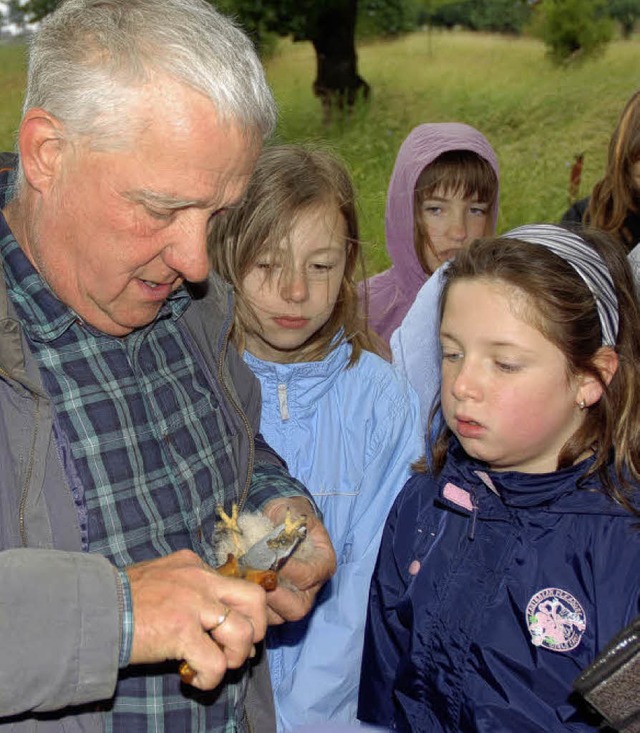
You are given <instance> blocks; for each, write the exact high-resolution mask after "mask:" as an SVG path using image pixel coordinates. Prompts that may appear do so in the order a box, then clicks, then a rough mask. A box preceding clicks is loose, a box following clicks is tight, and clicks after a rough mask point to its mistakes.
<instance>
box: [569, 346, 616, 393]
mask: <svg viewBox="0 0 640 733" xmlns="http://www.w3.org/2000/svg"><path fill="white" fill-rule="evenodd" d="M593 361H594V365H595V367H596V369H597V370H598V371H599V372H600V376H601V377H602V381H603V382H604V383H605V384H610V383H611V380H612V379H613V375H614V374H615V373H616V372H617V371H618V363H619V360H618V354H616V352H615V351H614V349H612V348H611V347H610V346H601V347H600V349H598V352H597V354H596V356H595V358H594V360H593ZM602 392H603V389H602V385H601V384H600V382H599V381H598V380H597V379H596V378H595V377H592V376H590V375H588V374H585V375H583V376H582V377H581V378H580V387H579V389H578V404H584V406H585V407H590V406H591V405H595V403H596V402H597V401H598V400H599V399H600V398H601V397H602Z"/></svg>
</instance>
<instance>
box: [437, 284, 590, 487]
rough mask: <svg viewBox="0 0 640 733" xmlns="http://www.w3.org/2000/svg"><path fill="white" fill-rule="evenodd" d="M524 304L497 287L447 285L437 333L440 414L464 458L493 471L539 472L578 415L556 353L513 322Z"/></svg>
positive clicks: (551, 463)
mask: <svg viewBox="0 0 640 733" xmlns="http://www.w3.org/2000/svg"><path fill="white" fill-rule="evenodd" d="M525 298H526V296H525V295H524V293H522V292H521V291H515V290H514V289H513V288H507V287H506V285H505V284H504V283H501V282H500V281H497V280H486V279H474V280H471V279H469V280H459V281H457V282H455V283H454V284H453V285H452V286H451V288H450V290H449V293H448V297H447V300H446V304H445V308H444V312H443V318H442V323H441V326H440V340H441V344H442V394H441V399H442V408H443V413H444V416H445V419H446V422H447V425H448V426H449V427H450V428H451V430H452V431H453V432H454V434H455V435H456V436H457V437H458V438H459V440H460V442H461V443H462V445H463V447H464V449H465V451H466V452H467V453H468V454H469V455H470V456H473V457H474V458H478V459H480V460H482V461H486V462H487V463H488V464H489V466H490V467H491V468H492V469H494V470H499V471H506V470H515V471H523V472H526V473H545V472H550V471H555V470H556V468H557V460H558V455H559V453H560V450H561V449H562V447H563V446H564V444H565V443H566V441H567V440H568V439H569V437H571V436H572V435H573V433H575V431H576V430H577V429H578V427H579V426H580V425H581V424H582V421H583V420H584V413H583V412H582V411H581V410H580V409H579V407H578V403H579V401H580V397H579V395H578V392H579V386H580V384H579V379H578V378H576V379H572V378H570V377H569V376H568V367H567V362H566V359H565V357H564V355H563V354H562V352H561V351H560V350H559V349H558V348H557V347H556V346H555V345H554V344H552V343H551V342H550V341H549V340H547V339H546V338H545V337H544V336H543V335H542V333H540V331H538V330H537V329H535V328H533V327H532V326H531V325H529V324H528V323H526V322H525V321H524V320H522V318H519V317H517V316H516V315H514V313H516V312H517V309H519V308H521V307H522V306H523V305H524V304H525V303H526V301H525V300H524V299H525Z"/></svg>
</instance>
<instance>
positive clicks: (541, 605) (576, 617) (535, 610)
mask: <svg viewBox="0 0 640 733" xmlns="http://www.w3.org/2000/svg"><path fill="white" fill-rule="evenodd" d="M527 626H528V627H529V633H530V634H531V641H532V643H533V645H534V646H541V647H543V648H544V649H550V650H551V651H554V652H569V651H571V650H572V649H575V648H576V647H577V646H578V644H579V643H580V640H581V639H582V635H583V634H584V631H585V629H586V628H587V618H586V614H585V612H584V609H583V608H582V606H581V605H580V603H578V601H577V600H576V599H575V598H574V597H573V596H572V595H571V593H567V591H565V590H561V589H560V588H544V589H543V590H540V591H538V592H537V593H536V594H535V595H534V596H532V598H531V600H530V601H529V604H528V605H527Z"/></svg>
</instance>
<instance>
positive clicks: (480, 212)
mask: <svg viewBox="0 0 640 733" xmlns="http://www.w3.org/2000/svg"><path fill="white" fill-rule="evenodd" d="M487 209H488V207H487V206H485V205H482V206H470V207H469V211H470V212H471V213H472V214H474V216H486V215H487Z"/></svg>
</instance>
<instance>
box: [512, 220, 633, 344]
mask: <svg viewBox="0 0 640 733" xmlns="http://www.w3.org/2000/svg"><path fill="white" fill-rule="evenodd" d="M501 237H504V238H505V239H520V240H522V241H523V242H529V243H530V244H539V245H541V246H543V247H546V248H547V249H548V250H550V251H551V252H553V253H554V254H556V255H558V257H561V258H562V259H563V260H564V261H565V262H567V263H568V264H569V265H571V267H573V269H574V270H575V271H576V272H577V273H578V275H580V277H581V278H582V280H583V281H584V283H585V284H586V286H587V287H588V288H589V290H590V291H591V294H592V295H593V298H594V300H595V302H596V308H597V309H598V318H599V319H600V328H601V330H602V345H603V346H615V345H616V341H617V338H618V327H619V325H620V316H619V313H618V298H617V296H616V289H615V287H614V285H613V279H612V278H611V273H610V272H609V268H608V267H607V265H606V264H605V262H604V260H603V259H602V257H601V256H600V255H599V254H598V252H596V250H595V249H594V248H593V247H590V246H589V245H588V244H587V243H586V242H585V241H584V239H582V238H581V237H579V236H578V235H577V234H575V233H574V232H571V231H569V230H568V229H565V228H564V227H559V226H556V225H555V224H532V225H527V226H522V227H518V228H517V229H512V230H511V231H509V232H507V233H506V234H502V235H501Z"/></svg>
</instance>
